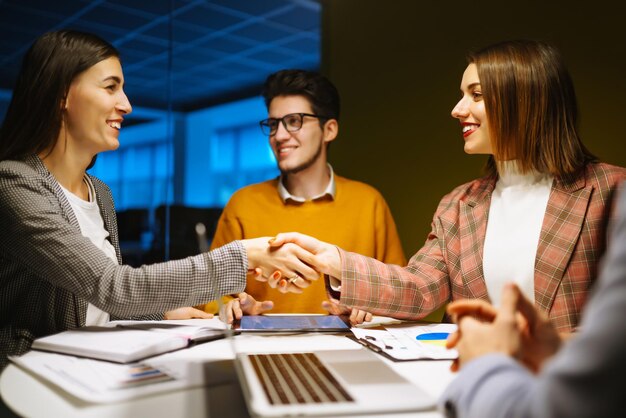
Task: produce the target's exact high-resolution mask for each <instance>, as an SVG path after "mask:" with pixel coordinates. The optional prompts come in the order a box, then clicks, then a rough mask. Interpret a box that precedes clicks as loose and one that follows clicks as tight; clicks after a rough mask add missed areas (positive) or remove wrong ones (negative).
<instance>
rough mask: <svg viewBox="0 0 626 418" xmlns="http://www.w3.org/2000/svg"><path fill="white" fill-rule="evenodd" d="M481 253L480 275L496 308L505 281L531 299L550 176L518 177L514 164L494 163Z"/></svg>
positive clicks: (529, 175) (550, 182) (525, 175)
mask: <svg viewBox="0 0 626 418" xmlns="http://www.w3.org/2000/svg"><path fill="white" fill-rule="evenodd" d="M498 175H499V179H498V181H497V183H496V187H495V189H494V191H493V194H492V196H491V206H490V208H489V221H488V222H487V232H486V236H485V247H484V251H483V272H484V275H485V283H486V285H487V292H488V294H489V298H490V299H491V302H492V303H493V304H494V305H495V306H498V305H499V304H500V298H501V294H502V288H503V286H504V284H506V283H507V282H511V281H513V282H515V283H517V284H518V286H519V287H520V289H521V290H522V292H523V293H524V294H525V295H526V296H527V297H528V298H529V299H530V300H531V301H533V302H534V300H535V256H536V255H537V245H538V244H539V234H540V233H541V226H542V224H543V217H544V215H545V212H546V206H547V205H548V198H549V197H550V189H551V188H552V180H553V178H552V176H551V175H547V174H541V173H537V172H529V173H525V174H521V173H520V172H519V170H518V169H517V164H516V162H515V161H504V162H500V163H498Z"/></svg>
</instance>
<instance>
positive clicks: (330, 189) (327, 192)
mask: <svg viewBox="0 0 626 418" xmlns="http://www.w3.org/2000/svg"><path fill="white" fill-rule="evenodd" d="M326 166H327V167H328V170H329V171H330V181H329V182H328V186H326V189H324V191H323V192H322V193H320V194H318V195H315V196H313V197H312V198H311V199H309V200H317V199H321V198H322V197H324V196H330V197H331V198H332V199H335V193H336V192H337V186H336V185H335V173H334V172H333V168H332V167H331V165H330V164H328V163H326ZM283 180H284V178H283V175H282V174H281V175H280V177H279V178H278V194H279V195H280V198H281V199H282V201H283V203H287V201H288V200H292V201H294V202H298V203H304V202H306V201H307V199H305V198H303V197H300V196H294V195H292V194H291V193H289V190H287V188H286V187H285V185H284V184H283Z"/></svg>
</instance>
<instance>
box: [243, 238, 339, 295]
mask: <svg viewBox="0 0 626 418" xmlns="http://www.w3.org/2000/svg"><path fill="white" fill-rule="evenodd" d="M241 242H242V244H243V246H244V247H245V249H246V253H247V255H248V270H249V271H250V272H251V273H253V274H254V275H255V278H256V279H257V280H259V281H262V282H267V283H268V285H269V286H270V287H272V288H278V290H279V291H280V292H281V293H288V292H292V293H302V292H303V290H304V289H306V288H307V287H308V286H309V285H310V284H311V282H312V281H313V280H317V279H318V278H319V276H320V274H328V275H331V276H334V277H338V276H339V273H340V270H341V259H340V257H339V251H338V250H337V248H336V247H335V246H334V245H331V244H327V243H325V242H322V241H319V240H317V239H315V238H313V237H310V236H308V235H304V234H300V233H297V232H289V233H283V234H278V235H277V236H276V237H274V238H254V239H247V240H243V241H241Z"/></svg>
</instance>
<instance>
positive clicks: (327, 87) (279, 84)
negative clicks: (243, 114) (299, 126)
mask: <svg viewBox="0 0 626 418" xmlns="http://www.w3.org/2000/svg"><path fill="white" fill-rule="evenodd" d="M262 94H263V98H264V99H265V106H267V108H268V109H269V107H270V103H272V100H273V99H274V98H275V97H278V96H304V97H306V98H307V100H308V101H309V103H310V104H311V108H312V110H313V113H315V114H316V115H320V116H324V117H325V118H326V120H328V119H336V120H337V121H339V92H338V91H337V88H336V87H335V86H334V85H333V83H331V82H330V80H329V79H327V78H326V77H324V76H323V75H321V74H319V73H317V72H314V71H306V70H281V71H277V72H275V73H273V74H271V75H270V76H269V77H267V79H266V80H265V84H264V85H263V93H262ZM322 122H323V121H322V120H320V123H322Z"/></svg>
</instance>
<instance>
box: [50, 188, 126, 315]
mask: <svg viewBox="0 0 626 418" xmlns="http://www.w3.org/2000/svg"><path fill="white" fill-rule="evenodd" d="M84 180H85V183H86V184H87V188H88V189H89V202H86V201H84V200H83V199H81V198H79V197H78V196H76V195H75V194H73V193H72V192H70V191H69V190H67V189H66V188H65V187H63V186H61V189H62V190H63V192H64V193H65V196H66V197H67V200H68V202H69V203H70V206H72V210H73V211H74V215H75V216H76V220H77V221H78V225H80V232H81V234H82V235H83V236H84V237H87V238H89V240H90V241H91V242H92V243H93V245H95V246H96V247H98V248H100V249H101V250H102V251H103V252H104V253H105V254H106V255H107V257H109V258H110V259H111V260H113V261H114V262H115V263H116V264H117V255H116V254H115V248H113V244H111V242H110V241H109V240H108V239H107V238H108V237H109V232H108V231H107V230H106V229H105V228H104V221H103V220H102V215H101V214H100V208H99V207H98V202H97V201H96V191H95V189H94V187H93V184H91V180H89V177H86V176H85V179H84ZM59 185H60V184H59ZM109 317H110V316H109V314H108V313H107V312H104V311H103V310H101V309H99V308H97V307H96V306H94V305H92V304H91V303H90V304H89V305H88V306H87V319H86V321H85V325H103V324H105V323H106V322H108V321H109Z"/></svg>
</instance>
